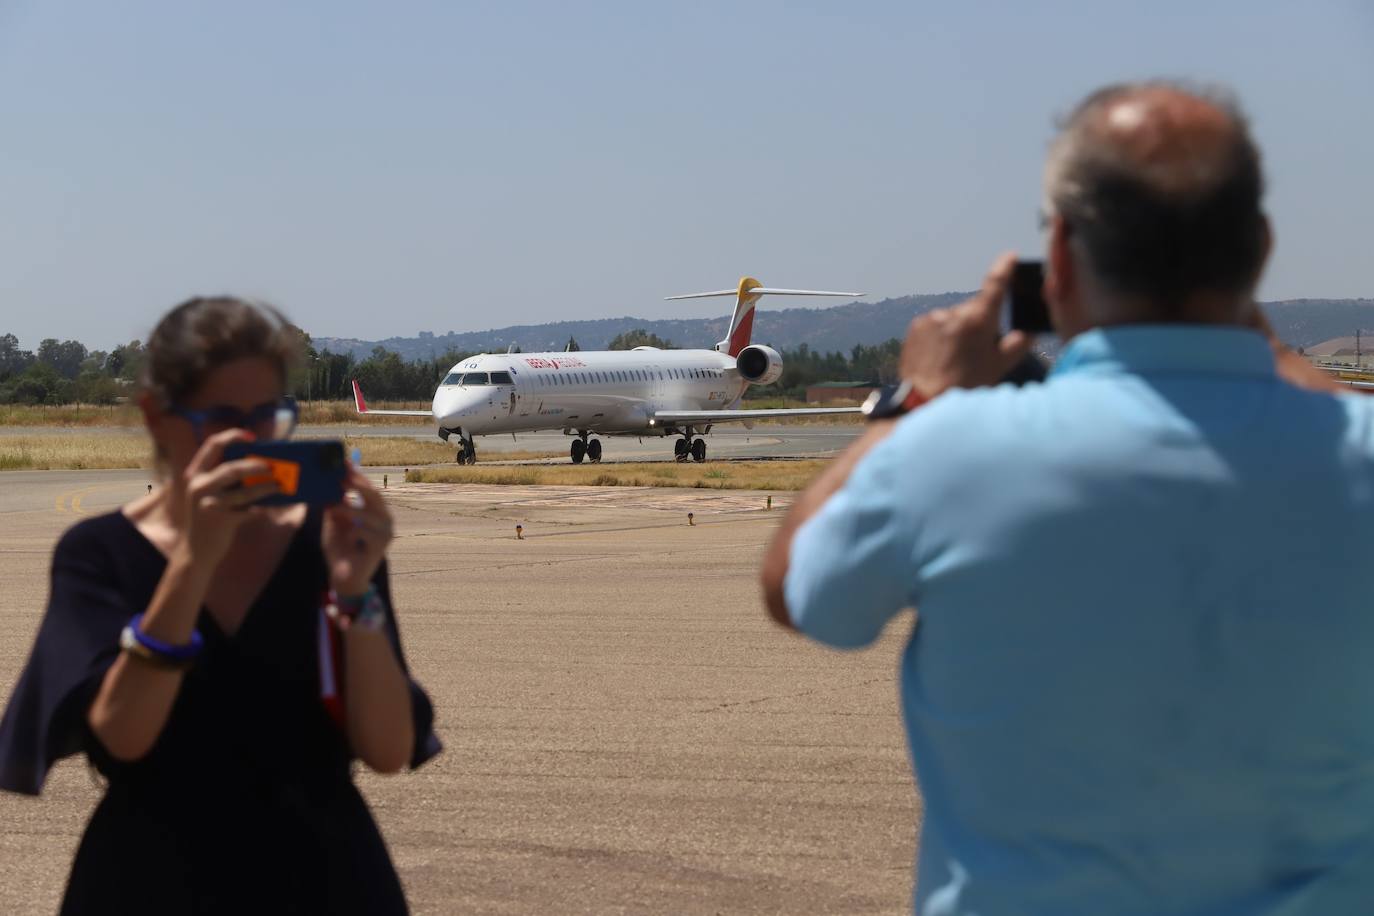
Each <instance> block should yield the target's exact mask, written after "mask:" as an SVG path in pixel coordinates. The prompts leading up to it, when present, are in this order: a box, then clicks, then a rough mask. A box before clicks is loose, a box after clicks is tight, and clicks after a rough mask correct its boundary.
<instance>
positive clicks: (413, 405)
mask: <svg viewBox="0 0 1374 916" xmlns="http://www.w3.org/2000/svg"><path fill="white" fill-rule="evenodd" d="M367 406H368V407H370V408H374V409H376V410H429V407H430V405H429V403H428V402H420V401H376V402H372V401H369V402H368V405H367ZM741 406H743V407H747V408H750V409H754V410H763V409H769V410H771V409H776V408H780V407H810V406H813V405H810V404H807V403H806V402H805V401H796V400H792V399H789V398H756V399H751V400H749V401H746V402H745V403H744V404H743V405H741ZM825 406H826V407H854V406H858V405H857V404H842V403H836V404H826V405H825ZM357 421H358V413H357V410H356V409H355V408H354V405H353V402H352V401H302V402H301V423H302V425H307V426H332V425H337V424H343V423H356V422H357ZM142 422H143V420H142V418H141V417H140V416H139V413H138V408H137V407H136V406H135V405H133V404H111V405H100V404H68V405H63V406H60V407H49V406H45V405H24V404H0V426H77V427H100V426H139V425H141V424H142ZM367 422H369V423H378V424H383V425H392V426H414V425H415V424H416V423H417V422H419V423H423V422H424V419H423V418H421V417H387V416H370V417H368V418H367ZM758 422H760V423H763V424H774V423H798V422H802V423H823V424H852V423H860V422H862V418H861V417H860V416H859V415H858V414H837V415H832V416H822V417H810V418H803V419H802V420H800V421H799V420H797V419H795V418H793V419H791V420H760V421H758Z"/></svg>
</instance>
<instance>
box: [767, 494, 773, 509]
mask: <svg viewBox="0 0 1374 916" xmlns="http://www.w3.org/2000/svg"><path fill="white" fill-rule="evenodd" d="M768 508H770V509H771V508H773V497H771V496H770V497H768Z"/></svg>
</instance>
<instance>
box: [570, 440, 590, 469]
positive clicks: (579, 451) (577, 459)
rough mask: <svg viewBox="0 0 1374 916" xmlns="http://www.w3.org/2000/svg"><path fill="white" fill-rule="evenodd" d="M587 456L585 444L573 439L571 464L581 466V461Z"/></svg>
mask: <svg viewBox="0 0 1374 916" xmlns="http://www.w3.org/2000/svg"><path fill="white" fill-rule="evenodd" d="M586 454H587V443H585V442H583V441H582V440H581V439H574V440H573V443H572V463H573V464H581V463H582V459H583V458H584V457H586Z"/></svg>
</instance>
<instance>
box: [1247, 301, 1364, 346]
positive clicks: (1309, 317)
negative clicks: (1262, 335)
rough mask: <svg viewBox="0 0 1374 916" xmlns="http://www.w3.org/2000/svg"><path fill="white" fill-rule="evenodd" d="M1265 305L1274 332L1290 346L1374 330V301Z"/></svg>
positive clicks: (1271, 303) (1299, 302)
mask: <svg viewBox="0 0 1374 916" xmlns="http://www.w3.org/2000/svg"><path fill="white" fill-rule="evenodd" d="M1263 305H1264V312H1265V314H1266V315H1268V316H1269V321H1270V322H1271V323H1273V325H1274V332H1275V333H1276V334H1278V335H1279V339H1280V340H1282V341H1283V342H1284V343H1286V344H1288V345H1289V346H1290V347H1304V348H1306V347H1311V346H1313V345H1315V344H1319V343H1322V342H1323V341H1327V340H1333V339H1335V338H1337V337H1347V336H1351V335H1353V334H1354V333H1355V331H1356V330H1357V329H1358V330H1360V331H1362V332H1366V333H1368V332H1371V331H1374V299H1285V300H1283V301H1281V302H1265V303H1263ZM1371 336H1374V335H1371Z"/></svg>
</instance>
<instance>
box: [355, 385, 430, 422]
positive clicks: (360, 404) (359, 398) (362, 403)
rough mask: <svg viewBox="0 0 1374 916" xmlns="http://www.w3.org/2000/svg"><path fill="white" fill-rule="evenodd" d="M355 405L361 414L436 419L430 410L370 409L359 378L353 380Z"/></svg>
mask: <svg viewBox="0 0 1374 916" xmlns="http://www.w3.org/2000/svg"><path fill="white" fill-rule="evenodd" d="M353 406H354V407H356V408H357V409H358V413H360V414H376V415H377V416H379V417H424V418H425V419H427V420H432V419H434V412H433V411H430V410H368V409H367V401H366V400H364V398H363V388H362V386H361V385H359V384H358V380H357V379H354V380H353Z"/></svg>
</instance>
